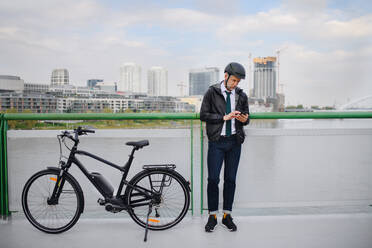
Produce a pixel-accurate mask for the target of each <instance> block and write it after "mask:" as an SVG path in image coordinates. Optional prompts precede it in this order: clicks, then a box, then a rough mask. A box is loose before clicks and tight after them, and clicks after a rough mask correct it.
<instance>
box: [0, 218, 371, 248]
mask: <svg viewBox="0 0 372 248" xmlns="http://www.w3.org/2000/svg"><path fill="white" fill-rule="evenodd" d="M117 217H118V218H117V219H84V218H83V219H80V220H79V222H78V223H77V224H76V225H75V226H74V227H73V228H72V229H70V230H69V231H67V232H65V233H62V234H57V235H52V234H46V233H43V232H40V231H38V230H37V229H36V228H34V227H33V226H32V225H31V224H30V223H28V221H27V220H26V219H24V218H22V217H15V218H11V219H9V220H1V221H0V247H1V248H23V247H27V248H32V247H35V248H36V247H38V248H43V247H53V248H62V247H63V248H67V247H68V248H75V247H76V248H82V247H103V248H109V247H128V248H129V247H130V248H135V247H152V248H157V247H177V248H182V247H187V248H196V247H203V248H206V247H229V248H237V247H244V248H246V247H249V248H253V247H265V248H268V247H269V248H270V247H275V248H279V247H283V248H292V247H293V248H307V247H309V248H310V247H311V248H313V247H317V248H321V247H324V248H332V247H337V248H342V247H345V248H371V247H372V214H371V213H353V214H350V213H347V214H318V215H277V216H268V215H267V216H238V217H235V218H234V220H235V222H236V224H237V226H238V231H237V232H228V231H227V230H226V229H224V228H223V227H222V226H220V225H219V226H218V228H217V229H216V230H215V232H213V233H205V232H204V224H205V222H206V219H207V216H203V217H187V218H185V219H184V220H183V221H182V222H181V223H180V224H179V225H177V226H176V227H174V228H172V229H170V230H166V231H158V232H155V231H150V232H149V240H148V242H147V243H144V242H143V237H144V229H142V228H141V227H139V226H138V225H136V224H135V223H134V222H133V221H132V220H131V219H129V218H120V215H117Z"/></svg>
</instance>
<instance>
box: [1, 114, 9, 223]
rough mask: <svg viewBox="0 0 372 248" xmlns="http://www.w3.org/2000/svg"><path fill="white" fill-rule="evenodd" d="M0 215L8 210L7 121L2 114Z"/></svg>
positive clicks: (6, 214) (7, 213)
mask: <svg viewBox="0 0 372 248" xmlns="http://www.w3.org/2000/svg"><path fill="white" fill-rule="evenodd" d="M0 121H1V127H0V215H2V216H4V217H6V216H9V215H10V212H9V196H8V168H7V142H6V141H7V136H6V134H7V131H8V121H7V120H6V119H5V118H4V114H1V116H0Z"/></svg>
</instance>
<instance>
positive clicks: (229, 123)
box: [225, 90, 231, 136]
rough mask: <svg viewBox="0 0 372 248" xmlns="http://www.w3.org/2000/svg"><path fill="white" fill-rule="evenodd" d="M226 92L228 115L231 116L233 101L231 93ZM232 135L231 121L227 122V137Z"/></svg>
mask: <svg viewBox="0 0 372 248" xmlns="http://www.w3.org/2000/svg"><path fill="white" fill-rule="evenodd" d="M225 92H226V114H230V112H231V101H230V95H231V92H230V91H227V90H226V91H225ZM230 135H231V120H228V121H226V136H230Z"/></svg>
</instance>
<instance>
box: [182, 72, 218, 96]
mask: <svg viewBox="0 0 372 248" xmlns="http://www.w3.org/2000/svg"><path fill="white" fill-rule="evenodd" d="M219 73H220V70H219V69H218V68H217V67H205V68H198V69H191V70H190V71H189V95H190V96H195V95H204V94H205V92H206V91H207V90H208V87H209V86H210V85H212V84H215V83H217V82H218V81H219Z"/></svg>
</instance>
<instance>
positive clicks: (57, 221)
mask: <svg viewBox="0 0 372 248" xmlns="http://www.w3.org/2000/svg"><path fill="white" fill-rule="evenodd" d="M58 174H59V171H58V170H49V169H48V170H43V171H40V172H38V173H36V174H35V175H33V176H32V177H31V178H30V179H29V180H28V181H27V182H26V184H25V187H24V188H23V193H22V207H23V211H24V213H25V215H26V217H27V219H28V220H29V221H30V222H31V224H32V225H33V226H35V227H36V228H37V229H39V230H41V231H43V232H47V233H61V232H64V231H66V230H68V229H70V228H71V227H72V226H73V225H74V224H75V223H76V221H77V220H78V219H79V217H80V214H81V212H82V210H83V205H84V203H83V193H82V191H81V188H80V186H79V184H78V183H77V182H76V180H75V179H74V178H73V177H72V176H70V175H69V174H67V173H65V174H64V183H63V185H62V187H63V188H62V191H61V194H60V196H59V199H58V201H57V203H53V204H51V203H50V202H48V200H49V199H50V198H51V196H52V194H53V190H54V187H55V185H56V183H57V177H58Z"/></svg>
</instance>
